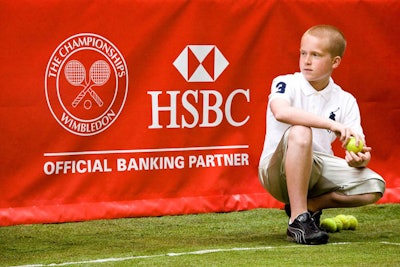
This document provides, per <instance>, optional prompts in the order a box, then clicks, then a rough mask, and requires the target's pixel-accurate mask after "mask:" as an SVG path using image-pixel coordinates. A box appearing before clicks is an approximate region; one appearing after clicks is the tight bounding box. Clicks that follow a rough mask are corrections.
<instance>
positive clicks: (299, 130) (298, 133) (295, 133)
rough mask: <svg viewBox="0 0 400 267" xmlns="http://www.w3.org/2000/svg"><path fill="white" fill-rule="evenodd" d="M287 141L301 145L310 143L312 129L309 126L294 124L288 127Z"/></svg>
mask: <svg viewBox="0 0 400 267" xmlns="http://www.w3.org/2000/svg"><path fill="white" fill-rule="evenodd" d="M288 141H289V143H295V144H298V145H301V146H309V145H311V144H312V130H311V128H310V127H306V126H300V125H295V126H292V127H291V128H290V131H289V136H288Z"/></svg>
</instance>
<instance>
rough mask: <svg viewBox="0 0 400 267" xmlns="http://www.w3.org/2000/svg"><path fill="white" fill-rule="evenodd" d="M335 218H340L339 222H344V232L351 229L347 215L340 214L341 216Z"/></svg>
mask: <svg viewBox="0 0 400 267" xmlns="http://www.w3.org/2000/svg"><path fill="white" fill-rule="evenodd" d="M335 218H338V219H339V220H341V221H342V223H343V230H347V229H349V225H350V221H349V219H348V217H347V216H346V215H343V214H340V215H338V216H336V217H335Z"/></svg>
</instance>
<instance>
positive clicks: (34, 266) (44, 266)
mask: <svg viewBox="0 0 400 267" xmlns="http://www.w3.org/2000/svg"><path fill="white" fill-rule="evenodd" d="M363 243H365V244H370V243H375V242H339V243H328V244H327V245H325V246H329V245H352V244H363ZM376 243H380V244H386V245H399V243H390V242H376ZM311 247H312V246H306V245H299V244H293V245H286V246H264V247H239V248H237V247H236V248H216V249H206V250H197V251H187V252H179V253H166V254H156V255H143V256H128V257H123V258H104V259H94V260H84V261H75V262H62V263H50V264H29V265H18V266H13V267H49V266H68V265H77V264H95V263H105V262H120V261H131V260H137V259H148V258H156V257H178V256H185V255H202V254H210V253H219V252H235V251H251V250H273V249H295V248H299V249H308V248H311Z"/></svg>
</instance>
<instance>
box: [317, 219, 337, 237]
mask: <svg viewBox="0 0 400 267" xmlns="http://www.w3.org/2000/svg"><path fill="white" fill-rule="evenodd" d="M321 228H323V229H324V230H325V231H327V232H329V233H334V232H336V229H337V226H336V223H335V220H333V219H332V218H326V219H323V220H322V221H321Z"/></svg>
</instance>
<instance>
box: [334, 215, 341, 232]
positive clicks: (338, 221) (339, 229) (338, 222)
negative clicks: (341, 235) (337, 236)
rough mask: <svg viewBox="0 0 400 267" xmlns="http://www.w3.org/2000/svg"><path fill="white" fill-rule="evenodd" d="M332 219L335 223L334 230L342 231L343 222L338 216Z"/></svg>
mask: <svg viewBox="0 0 400 267" xmlns="http://www.w3.org/2000/svg"><path fill="white" fill-rule="evenodd" d="M333 220H334V221H335V223H336V228H337V229H336V231H337V232H340V231H342V230H343V223H342V221H341V220H340V219H338V218H336V217H335V218H333Z"/></svg>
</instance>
